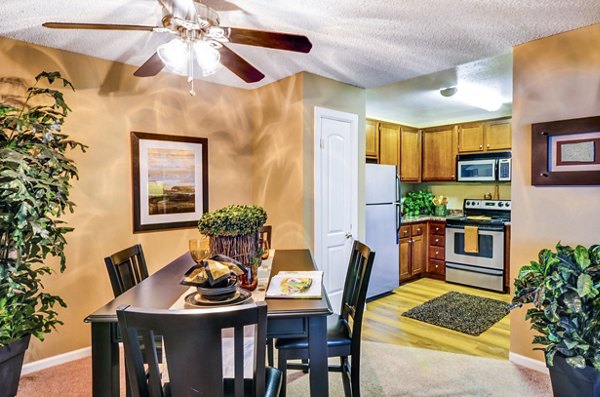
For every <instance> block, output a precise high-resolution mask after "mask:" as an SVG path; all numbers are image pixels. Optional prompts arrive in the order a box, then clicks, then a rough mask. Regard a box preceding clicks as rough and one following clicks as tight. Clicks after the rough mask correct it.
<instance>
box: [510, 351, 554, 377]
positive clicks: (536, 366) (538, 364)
mask: <svg viewBox="0 0 600 397" xmlns="http://www.w3.org/2000/svg"><path fill="white" fill-rule="evenodd" d="M508 361H510V362H511V363H513V364H517V365H520V366H522V367H525V368H529V369H533V370H535V371H538V372H542V373H544V374H546V375H547V374H548V368H546V363H545V362H543V361H539V360H534V359H533V358H530V357H526V356H523V355H521V354H517V353H513V352H509V353H508Z"/></svg>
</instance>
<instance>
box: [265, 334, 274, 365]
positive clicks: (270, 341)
mask: <svg viewBox="0 0 600 397" xmlns="http://www.w3.org/2000/svg"><path fill="white" fill-rule="evenodd" d="M273 361H274V359H273V338H267V364H268V365H269V367H272V366H273Z"/></svg>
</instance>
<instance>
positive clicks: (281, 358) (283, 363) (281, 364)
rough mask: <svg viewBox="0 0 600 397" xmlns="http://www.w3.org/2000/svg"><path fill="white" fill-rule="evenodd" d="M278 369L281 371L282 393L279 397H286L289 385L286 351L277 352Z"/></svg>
mask: <svg viewBox="0 0 600 397" xmlns="http://www.w3.org/2000/svg"><path fill="white" fill-rule="evenodd" d="M277 368H278V369H279V370H280V371H281V391H280V392H279V397H285V393H286V384H287V356H286V354H285V351H284V350H279V351H278V352H277Z"/></svg>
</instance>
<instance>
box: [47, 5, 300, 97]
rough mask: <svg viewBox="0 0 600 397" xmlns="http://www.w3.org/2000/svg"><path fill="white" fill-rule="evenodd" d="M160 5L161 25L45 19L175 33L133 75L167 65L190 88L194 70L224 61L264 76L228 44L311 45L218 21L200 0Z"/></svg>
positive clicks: (246, 76)
mask: <svg viewBox="0 0 600 397" xmlns="http://www.w3.org/2000/svg"><path fill="white" fill-rule="evenodd" d="M158 2H159V3H160V5H161V6H162V9H163V17H162V25H163V26H147V25H120V24H105V23H70V22H46V23H44V24H43V26H44V27H47V28H54V29H93V30H97V29H100V30H137V31H140V30H141V31H148V32H159V33H170V34H171V35H174V36H175V37H174V38H172V39H171V40H170V41H169V42H168V43H166V44H162V45H160V46H159V47H158V48H157V49H156V53H155V54H154V55H152V56H151V57H150V58H149V59H148V60H147V61H146V62H145V63H144V64H143V65H142V66H140V68H139V69H138V70H136V71H135V73H134V75H135V76H138V77H148V76H154V75H156V74H158V72H160V71H161V70H162V69H163V68H164V67H165V66H166V67H167V68H168V69H169V70H171V71H173V72H175V73H178V74H182V75H186V76H187V78H188V81H189V82H190V84H191V90H190V94H191V95H195V92H194V85H193V80H194V70H195V69H197V68H198V67H199V68H200V70H201V72H202V75H203V76H208V75H210V74H213V73H215V72H216V71H218V70H219V69H221V68H222V67H223V66H225V67H226V68H228V69H229V70H231V71H232V72H233V73H235V74H236V75H237V76H238V77H240V78H241V79H242V80H244V81H245V82H246V83H256V82H258V81H260V80H262V79H263V78H264V77H265V75H264V74H262V73H261V72H260V71H259V70H258V69H256V68H255V67H254V66H252V65H251V64H250V63H248V62H247V61H246V60H245V59H244V58H242V57H240V56H239V55H238V54H236V53H235V52H233V50H231V49H230V48H229V47H228V46H227V45H228V44H229V43H236V44H245V45H250V46H257V47H265V48H273V49H276V50H286V51H294V52H302V53H308V52H310V50H311V48H312V44H311V42H310V41H309V40H308V38H307V37H306V36H301V35H297V34H289V33H279V32H267V31H262V30H252V29H241V28H234V27H226V26H221V25H220V21H219V15H218V14H217V13H216V12H215V11H214V10H213V9H212V8H210V7H208V6H206V5H205V4H202V3H201V2H199V1H198V0H158Z"/></svg>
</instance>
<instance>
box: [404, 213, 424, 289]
mask: <svg viewBox="0 0 600 397" xmlns="http://www.w3.org/2000/svg"><path fill="white" fill-rule="evenodd" d="M425 230H427V223H424V222H423V223H414V224H410V225H405V226H402V227H401V228H400V281H405V280H408V279H411V278H413V277H416V276H419V275H420V274H421V273H423V271H424V269H425V260H426V256H427V251H426V249H427V248H426V244H425Z"/></svg>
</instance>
